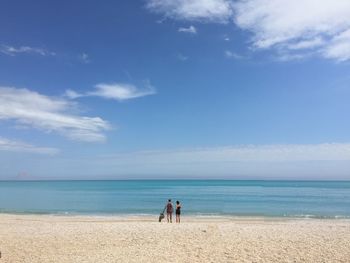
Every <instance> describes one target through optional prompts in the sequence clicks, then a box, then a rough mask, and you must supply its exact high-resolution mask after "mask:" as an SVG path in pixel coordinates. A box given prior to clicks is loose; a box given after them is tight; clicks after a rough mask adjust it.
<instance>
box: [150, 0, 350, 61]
mask: <svg viewBox="0 0 350 263" xmlns="http://www.w3.org/2000/svg"><path fill="white" fill-rule="evenodd" d="M147 8H148V9H149V10H151V11H153V12H155V13H159V14H163V15H164V16H165V17H166V18H171V19H177V20H183V21H198V22H224V23H227V22H230V21H233V22H234V23H235V24H236V26H238V27H239V28H241V29H242V30H245V31H249V32H251V33H252V39H251V42H252V47H253V48H254V49H255V50H264V49H270V50H274V51H276V54H277V55H278V56H280V60H294V59H300V58H306V57H310V56H320V57H324V58H328V59H334V60H336V61H340V62H341V61H347V60H350V1H349V0H336V1H334V0H322V1H320V0H303V1H293V0H236V1H234V0H148V1H147ZM226 39H227V41H228V40H229V38H226Z"/></svg>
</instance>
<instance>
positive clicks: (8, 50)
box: [0, 45, 56, 56]
mask: <svg viewBox="0 0 350 263" xmlns="http://www.w3.org/2000/svg"><path fill="white" fill-rule="evenodd" d="M0 52H1V53H3V54H6V55H9V56H16V55H19V54H23V53H25V54H37V55H40V56H55V55H56V53H55V52H51V51H48V50H46V49H44V48H38V47H29V46H20V47H14V46H8V45H1V46H0Z"/></svg>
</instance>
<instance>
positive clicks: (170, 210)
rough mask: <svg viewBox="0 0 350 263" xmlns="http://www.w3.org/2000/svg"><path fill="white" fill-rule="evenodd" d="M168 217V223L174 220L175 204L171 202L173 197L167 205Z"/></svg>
mask: <svg viewBox="0 0 350 263" xmlns="http://www.w3.org/2000/svg"><path fill="white" fill-rule="evenodd" d="M166 219H167V220H168V223H169V222H170V223H172V222H173V204H172V203H171V199H169V200H168V203H167V205H166Z"/></svg>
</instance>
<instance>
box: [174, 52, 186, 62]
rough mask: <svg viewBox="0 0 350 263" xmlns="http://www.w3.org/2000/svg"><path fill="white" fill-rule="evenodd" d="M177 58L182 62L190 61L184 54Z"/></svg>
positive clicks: (179, 54) (178, 55)
mask: <svg viewBox="0 0 350 263" xmlns="http://www.w3.org/2000/svg"><path fill="white" fill-rule="evenodd" d="M176 57H177V59H178V60H181V61H186V60H188V56H185V55H184V54H181V53H178V54H177V56H176Z"/></svg>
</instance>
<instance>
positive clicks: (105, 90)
mask: <svg viewBox="0 0 350 263" xmlns="http://www.w3.org/2000/svg"><path fill="white" fill-rule="evenodd" d="M153 94H156V90H155V88H154V87H153V86H151V85H150V84H148V83H146V85H145V87H144V88H143V89H139V88H137V87H136V86H134V85H132V84H126V83H99V84H97V85H96V86H95V90H93V91H89V92H86V93H78V92H75V91H74V90H67V91H66V93H65V96H66V97H68V98H70V99H76V98H79V97H88V96H96V97H101V98H105V99H113V100H118V101H123V100H129V99H135V98H140V97H144V96H148V95H153Z"/></svg>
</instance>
